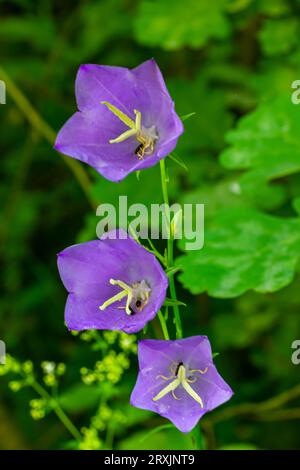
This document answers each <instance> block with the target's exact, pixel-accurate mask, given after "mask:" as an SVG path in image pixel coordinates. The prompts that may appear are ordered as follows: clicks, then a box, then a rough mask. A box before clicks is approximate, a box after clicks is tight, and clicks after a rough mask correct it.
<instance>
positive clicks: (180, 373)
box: [152, 362, 208, 408]
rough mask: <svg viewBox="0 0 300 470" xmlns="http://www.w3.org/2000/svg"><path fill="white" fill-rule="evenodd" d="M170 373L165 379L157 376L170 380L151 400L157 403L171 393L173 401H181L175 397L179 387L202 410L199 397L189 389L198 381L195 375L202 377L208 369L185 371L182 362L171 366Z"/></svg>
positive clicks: (201, 402)
mask: <svg viewBox="0 0 300 470" xmlns="http://www.w3.org/2000/svg"><path fill="white" fill-rule="evenodd" d="M170 371H171V374H172V375H170V376H169V377H166V376H164V375H158V376H157V377H156V378H157V379H159V378H160V379H163V380H167V381H169V380H172V382H170V383H169V384H168V385H166V387H164V388H163V389H162V390H161V391H160V392H159V393H158V394H157V395H156V396H155V397H154V398H153V399H152V400H153V401H158V400H160V399H161V398H163V397H164V396H166V395H167V394H168V393H170V392H171V393H172V396H173V398H174V399H175V400H181V398H178V397H177V396H176V395H175V390H176V389H177V388H178V387H179V385H181V386H182V387H183V388H184V390H185V391H186V392H187V393H188V394H189V395H190V397H192V398H193V399H194V400H195V401H196V402H197V403H199V405H200V407H201V408H203V401H202V398H201V397H200V395H198V393H196V392H195V390H194V389H193V388H192V387H191V385H190V384H192V383H195V382H196V381H197V380H198V378H199V377H198V376H197V375H196V374H197V373H199V374H201V375H203V374H206V372H207V371H208V367H206V368H205V369H204V370H201V369H187V368H186V367H185V366H184V365H183V363H182V362H179V363H178V364H177V365H176V364H174V363H173V364H171V366H170Z"/></svg>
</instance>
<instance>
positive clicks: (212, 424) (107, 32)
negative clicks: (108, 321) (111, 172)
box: [0, 0, 300, 449]
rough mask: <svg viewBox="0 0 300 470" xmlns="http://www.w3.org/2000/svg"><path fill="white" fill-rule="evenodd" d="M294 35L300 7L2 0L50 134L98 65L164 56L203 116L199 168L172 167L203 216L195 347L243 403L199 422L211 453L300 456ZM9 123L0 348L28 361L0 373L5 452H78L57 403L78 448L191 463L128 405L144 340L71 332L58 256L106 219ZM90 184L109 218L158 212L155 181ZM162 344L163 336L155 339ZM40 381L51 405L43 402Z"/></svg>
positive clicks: (8, 41) (165, 66)
mask: <svg viewBox="0 0 300 470" xmlns="http://www.w3.org/2000/svg"><path fill="white" fill-rule="evenodd" d="M299 20H300V1H299V0H213V1H212V0H201V1H199V0H186V1H181V0H172V1H171V0H159V1H158V0H156V1H155V0H152V1H151V0H133V1H131V0H101V1H99V0H81V1H70V0H66V1H64V2H59V1H58V0H52V1H51V0H40V1H39V2H34V1H33V0H10V1H5V0H0V51H1V63H0V67H1V69H3V70H5V72H6V73H7V74H8V75H9V76H10V77H11V79H12V80H13V81H14V82H15V83H16V84H17V86H18V87H19V89H20V90H21V91H22V93H23V94H24V95H25V96H26V97H27V99H28V100H29V102H30V103H31V104H32V105H33V106H34V108H35V109H36V110H37V112H38V113H39V114H40V116H42V118H43V119H44V120H45V122H46V123H48V124H49V125H50V126H51V127H52V128H53V129H54V131H57V130H58V129H59V128H60V127H61V125H62V124H63V123H64V122H65V120H66V119H67V118H68V117H69V116H70V115H71V114H72V113H73V112H74V110H75V100H74V79H75V74H76V71H77V68H78V67H79V65H80V64H81V63H85V62H86V63H101V64H108V65H119V66H126V67H134V66H136V65H137V64H139V63H140V62H142V61H144V60H146V59H148V58H150V57H151V56H153V57H155V59H156V60H157V62H158V64H159V65H160V67H161V69H162V71H163V74H164V76H165V79H166V82H167V85H168V88H169V90H170V93H171V94H172V97H173V98H174V100H175V103H176V109H177V111H178V114H179V115H184V114H187V113H190V112H194V111H195V112H196V115H195V116H193V117H191V118H190V119H189V120H187V121H186V122H185V134H184V135H183V136H182V138H181V139H180V142H179V144H178V148H177V149H176V153H178V155H179V156H180V157H181V158H182V159H183V161H184V162H185V164H186V165H187V167H188V169H189V171H187V172H186V171H185V170H184V169H183V168H181V167H180V166H178V165H177V164H176V163H175V162H174V161H172V160H171V159H167V164H168V170H169V177H170V191H171V198H172V201H173V202H175V201H179V202H182V203H183V202H194V203H196V202H198V203H205V212H206V220H205V224H206V225H205V230H206V231H205V234H206V240H205V247H204V249H203V250H202V251H199V252H189V253H184V252H183V251H182V247H183V245H182V244H181V243H179V246H178V249H177V256H178V257H179V259H178V263H179V264H180V266H181V267H182V268H183V271H182V273H180V275H179V276H178V280H179V281H180V282H182V284H183V285H180V287H179V294H180V299H181V300H183V301H184V302H185V303H186V304H187V307H186V308H182V317H183V327H184V334H185V336H188V335H193V334H208V335H209V337H210V340H211V342H212V345H213V349H214V350H215V351H218V352H219V353H220V355H219V356H218V357H216V359H215V361H216V365H217V367H218V368H219V370H220V372H221V373H222V375H223V376H224V378H225V379H226V381H227V382H228V383H229V384H231V386H232V388H233V389H234V391H235V396H234V398H233V399H232V400H231V401H230V402H229V403H228V404H226V405H225V406H223V407H222V408H221V409H220V410H216V411H215V412H214V413H211V414H210V415H207V416H206V417H205V418H204V419H203V421H202V430H203V433H204V438H205V441H206V445H207V447H208V448H224V449H241V448H243V449H250V448H251V449H255V448H258V449H263V448H272V449H278V448H299V447H300V438H299V432H298V428H299V422H298V421H297V419H299V417H300V413H299V410H300V408H299V407H300V399H299V397H300V390H298V388H297V384H298V382H299V379H298V376H299V372H298V368H297V366H296V365H293V364H292V362H291V353H292V350H291V344H292V342H293V341H294V339H297V338H299V336H300V321H299V307H300V289H299V248H300V246H299V245H300V235H299V233H300V230H299V229H300V227H299V224H300V222H299V213H300V210H299V208H300V202H299V201H300V189H299V188H300V185H299V183H300V150H299V149H300V133H299V130H300V127H299V126H300V124H299V123H300V105H293V104H292V103H291V94H292V92H293V91H294V90H293V89H292V82H293V81H294V80H297V79H300V46H299V42H298V40H297V39H298V33H299ZM1 78H2V77H1V70H0V79H1ZM28 118H29V122H28ZM0 122H1V155H2V164H1V170H0V171H1V183H0V198H1V206H2V207H1V214H0V250H1V251H0V256H1V286H2V293H1V299H0V338H1V339H2V340H5V342H6V345H7V351H8V353H9V354H11V355H12V356H14V357H15V358H17V359H16V360H15V362H10V365H9V367H7V369H5V370H4V369H3V366H0V367H2V372H1V373H2V375H3V376H1V379H0V380H1V388H0V400H1V401H0V447H1V448H50V449H53V448H74V447H75V441H74V440H72V436H71V435H70V434H69V433H68V430H67V429H65V428H64V427H63V425H62V424H61V423H60V422H59V420H58V419H57V416H55V413H56V414H57V410H58V408H57V407H58V406H59V407H60V409H62V410H63V411H64V412H65V413H66V414H67V415H68V416H70V417H71V419H72V421H73V422H74V423H75V425H76V426H77V428H78V429H79V430H81V432H82V435H83V440H82V442H81V444H80V448H92V449H93V448H99V447H101V448H112V447H114V448H119V449H138V448H147V449H148V448H149V449H180V448H181V449H183V448H184V449H188V448H190V446H191V441H190V439H189V438H188V437H187V436H182V435H181V434H180V433H179V432H177V431H176V430H175V429H160V430H158V432H157V433H154V434H151V435H149V437H148V438H146V439H144V438H145V436H147V433H148V432H149V431H151V430H152V429H153V428H155V426H160V425H161V424H165V423H166V421H165V420H163V419H162V418H160V417H159V416H155V415H153V414H152V413H148V412H145V411H142V410H136V409H134V408H132V407H131V406H130V405H129V395H130V392H131V389H132V386H133V384H134V381H135V378H136V374H137V363H136V357H135V344H134V343H132V341H131V340H128V338H126V337H125V336H119V335H115V334H108V335H107V334H102V333H99V334H97V335H96V333H93V332H88V333H83V334H81V335H80V337H79V336H78V335H77V336H73V335H71V334H70V333H69V332H68V331H67V330H66V328H65V326H64V322H63V310H64V303H65V298H66V293H65V291H64V288H63V287H62V285H61V282H60V280H59V277H58V274H57V269H56V253H57V252H59V251H60V250H61V249H63V248H65V247H66V246H68V245H71V244H73V243H74V242H76V241H84V240H89V239H93V238H95V237H96V234H95V230H96V225H97V222H98V219H97V217H96V215H95V213H94V211H93V210H92V209H91V208H90V205H89V203H88V201H87V199H86V197H85V195H84V193H83V192H82V190H81V188H80V185H79V184H78V181H76V178H74V175H73V174H72V173H71V172H70V171H69V168H68V167H67V166H66V165H65V161H64V160H63V159H62V158H61V156H60V155H59V154H57V153H56V152H55V151H54V150H53V149H52V146H51V145H50V143H49V141H47V139H45V135H44V133H43V129H41V127H40V126H39V125H38V124H37V125H34V121H32V120H31V121H30V116H28V114H26V113H24V112H22V111H20V103H18V99H17V102H16V100H15V98H14V97H13V94H10V90H8V95H7V104H6V105H0ZM48 140H49V138H48ZM84 170H85V171H86V172H87V173H88V175H89V177H90V179H91V182H92V183H91V184H92V188H91V192H92V195H93V198H94V199H95V201H96V202H97V203H98V204H100V203H101V202H113V203H115V202H116V201H117V198H118V196H119V195H128V198H129V203H134V202H137V203H139V202H143V203H145V204H148V205H149V204H151V203H152V202H159V201H161V196H160V186H159V184H160V182H159V171H158V170H159V169H158V168H152V169H149V170H147V171H143V172H142V173H141V174H140V180H139V181H138V180H137V178H136V176H135V175H131V176H129V177H128V178H127V179H126V180H125V181H123V182H122V183H120V184H119V185H116V184H113V183H109V182H108V181H105V180H104V179H102V178H101V177H100V176H99V175H98V174H96V173H95V172H94V171H93V170H92V169H90V168H88V167H86V166H85V167H84ZM159 248H162V247H161V246H160V247H159ZM192 294H195V295H192ZM160 334H161V332H160V329H159V325H158V324H157V323H156V322H154V323H153V325H150V326H149V328H148V330H147V332H146V335H147V336H148V337H154V336H159V335H160ZM140 336H143V335H142V334H141V335H140ZM112 351H115V353H113V352H112ZM114 354H116V356H114ZM28 360H30V361H32V362H33V364H35V369H34V370H35V371H36V370H37V372H32V371H31V369H30V367H29V366H28V364H29V363H28ZM12 361H13V360H12ZM45 361H46V363H45ZM47 361H48V362H49V363H50V366H49V363H47ZM41 363H42V368H41V369H40V368H39V365H40V364H41ZM53 363H54V366H53ZM24 364H25V365H24ZM26 364H27V366H26ZM47 364H48V366H47ZM51 364H52V365H51ZM61 364H65V365H66V370H64V371H63V374H61V375H59V374H58V371H59V370H60V371H61V372H62V369H59V367H63V368H64V367H65V366H61ZM107 364H108V366H107ZM59 365H60V366H59ZM24 367H25V371H24ZM28 367H29V369H30V370H27V369H28ZM45 367H46V369H45ZM53 367H54V369H53ZM107 367H108V369H109V370H112V371H113V373H112V374H111V375H109V374H108V373H107ZM298 367H299V366H298ZM26 368H27V369H26ZM4 373H5V375H4ZM20 374H21V375H20ZM32 374H34V377H35V379H34V380H36V381H37V383H38V384H40V385H41V386H42V388H43V389H44V390H46V392H47V394H50V396H51V394H53V396H54V401H51V400H50V401H49V399H48V398H47V396H44V398H43V397H41V396H38V395H39V393H38V392H37V390H36V389H32V387H33V385H32V383H33V382H32V377H33V375H32ZM108 375H109V376H108ZM8 384H10V386H9V387H8ZM17 390H20V391H19V392H18V393H13V392H14V391H15V392H16V391H17ZM282 393H283V395H280V394H282ZM272 397H277V398H275V399H274V400H273V401H272V400H271V401H269V400H270V399H271V398H272ZM278 397H279V398H278ZM292 400H293V401H292ZM247 404H250V405H247ZM51 411H54V413H50V412H51ZM30 414H31V416H30ZM44 416H46V417H45V419H41V418H43V417H44ZM32 418H34V419H32ZM282 426H284V433H283V432H281V428H282ZM278 431H279V432H278ZM73 437H74V436H73ZM143 439H144V440H143Z"/></svg>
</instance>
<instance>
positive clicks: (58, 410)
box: [31, 380, 82, 441]
mask: <svg viewBox="0 0 300 470" xmlns="http://www.w3.org/2000/svg"><path fill="white" fill-rule="evenodd" d="M31 385H32V388H33V389H34V390H35V391H36V392H37V393H38V394H39V395H40V396H41V397H42V398H44V399H45V400H46V401H47V402H49V403H51V405H52V408H53V411H54V413H55V414H56V416H57V417H58V418H59V419H60V421H61V422H62V423H63V425H64V426H65V428H66V429H67V430H68V431H69V433H70V434H71V435H72V436H73V437H74V439H76V440H77V441H81V439H82V437H81V434H80V432H79V431H78V429H77V428H76V426H75V425H74V424H73V423H72V421H71V420H70V418H69V417H68V416H67V415H66V413H65V412H64V410H63V409H62V408H61V406H60V405H59V403H58V402H57V400H56V399H55V398H53V397H51V395H49V393H48V392H47V391H46V390H45V389H44V388H43V387H42V386H41V385H40V384H39V383H38V382H37V381H36V380H34V381H33V382H32V383H31Z"/></svg>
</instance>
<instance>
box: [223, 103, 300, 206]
mask: <svg viewBox="0 0 300 470" xmlns="http://www.w3.org/2000/svg"><path fill="white" fill-rule="evenodd" d="M299 135H300V106H297V105H294V104H292V102H291V97H290V95H288V96H280V97H278V98H277V99H276V100H272V101H269V102H267V103H264V104H262V105H261V106H259V107H258V108H257V109H256V110H255V111H254V112H252V113H250V114H248V115H247V116H246V117H243V118H242V119H240V121H239V124H238V126H237V128H236V129H234V130H232V131H230V132H229V133H228V134H227V141H228V142H229V143H230V144H231V146H230V147H229V148H227V149H226V150H225V151H224V152H223V153H222V154H221V157H220V159H221V163H222V165H224V166H225V167H226V168H228V169H232V170H233V169H235V170H246V172H245V173H244V174H243V175H242V177H241V178H240V184H241V187H242V189H244V190H245V191H246V192H248V193H249V192H252V193H253V192H256V193H258V197H260V196H261V195H260V194H259V191H258V187H259V186H263V185H264V184H265V183H266V182H269V181H271V180H274V179H276V178H281V177H284V176H287V175H291V174H293V173H297V172H299V171H300V140H299Z"/></svg>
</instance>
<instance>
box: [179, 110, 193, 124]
mask: <svg viewBox="0 0 300 470" xmlns="http://www.w3.org/2000/svg"><path fill="white" fill-rule="evenodd" d="M195 114H196V113H195V112H193V113H189V114H184V115H183V116H180V119H181V120H182V122H184V121H187V120H188V119H190V118H191V117H192V116H195Z"/></svg>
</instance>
